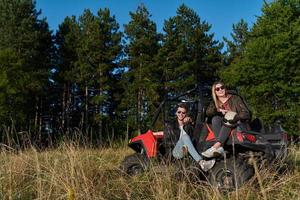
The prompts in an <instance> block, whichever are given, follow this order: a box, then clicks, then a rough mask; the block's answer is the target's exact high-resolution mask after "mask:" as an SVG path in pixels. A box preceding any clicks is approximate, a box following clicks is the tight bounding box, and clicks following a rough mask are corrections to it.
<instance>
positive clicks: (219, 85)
mask: <svg viewBox="0 0 300 200" xmlns="http://www.w3.org/2000/svg"><path fill="white" fill-rule="evenodd" d="M212 98H213V101H212V102H211V103H210V105H209V107H208V108H207V110H206V115H207V116H208V117H211V118H212V130H213V132H214V133H215V135H216V136H217V137H216V143H215V144H214V145H213V146H212V147H210V148H209V149H207V150H206V151H204V152H202V155H203V156H205V157H207V158H211V157H216V156H219V155H223V154H224V148H223V146H224V144H225V142H226V141H227V139H228V137H229V134H230V131H231V129H232V128H233V127H234V126H236V124H237V123H247V122H248V121H249V120H251V114H250V111H249V110H248V108H247V106H246V105H245V103H244V102H243V100H242V99H241V97H240V96H238V95H234V94H229V93H228V90H227V89H226V87H225V85H224V83H223V82H222V81H218V82H215V83H214V84H213V86H212ZM229 112H230V113H229ZM226 114H227V115H229V114H232V115H233V116H234V117H233V118H232V119H230V120H227V119H226V118H224V116H225V115H226Z"/></svg>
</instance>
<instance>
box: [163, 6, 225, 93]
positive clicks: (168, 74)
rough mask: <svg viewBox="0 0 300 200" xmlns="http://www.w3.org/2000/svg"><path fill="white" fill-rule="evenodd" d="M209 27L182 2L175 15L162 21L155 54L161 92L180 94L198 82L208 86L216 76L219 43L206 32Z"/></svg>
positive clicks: (218, 64)
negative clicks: (159, 42) (156, 54)
mask: <svg viewBox="0 0 300 200" xmlns="http://www.w3.org/2000/svg"><path fill="white" fill-rule="evenodd" d="M210 28H211V25H209V24H208V23H207V22H205V21H203V22H201V20H200V17H199V16H198V15H197V13H196V12H195V11H193V10H192V9H190V8H188V7H187V6H185V5H184V4H183V5H181V6H180V7H179V8H178V9H177V15H176V16H174V17H171V18H170V19H168V20H167V21H165V24H164V31H165V35H164V40H163V46H162V48H161V49H160V51H159V56H158V57H159V58H158V60H160V63H161V69H162V71H163V72H162V74H163V76H162V78H161V79H162V80H163V82H164V86H163V87H164V88H163V89H165V90H166V91H165V93H169V92H172V93H173V94H174V93H176V92H179V93H181V92H183V91H186V90H187V89H191V88H193V87H194V86H195V84H200V83H201V84H207V85H211V83H212V82H213V81H214V80H215V79H216V77H217V73H216V72H217V70H218V69H219V68H220V66H221V62H222V55H221V52H220V50H221V47H222V44H220V43H219V42H218V41H215V40H214V39H213V37H214V34H209V33H208V32H209V30H210Z"/></svg>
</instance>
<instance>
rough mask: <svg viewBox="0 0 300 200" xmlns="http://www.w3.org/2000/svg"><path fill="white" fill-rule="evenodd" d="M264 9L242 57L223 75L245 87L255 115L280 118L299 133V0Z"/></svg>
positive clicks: (280, 1) (282, 0)
mask: <svg viewBox="0 0 300 200" xmlns="http://www.w3.org/2000/svg"><path fill="white" fill-rule="evenodd" d="M262 12H263V14H262V16H261V17H259V18H258V19H257V22H256V23H255V25H254V26H253V30H252V31H251V32H250V36H249V39H248V42H247V43H246V44H245V50H244V52H243V54H242V58H241V60H240V61H239V62H237V63H233V64H232V65H230V67H228V68H227V69H226V70H225V71H224V72H223V73H222V77H223V78H224V79H225V80H226V82H227V83H229V84H230V85H235V86H239V87H240V88H241V92H242V93H243V95H244V96H245V97H246V99H247V100H248V101H249V104H250V105H251V106H252V108H253V111H254V115H255V116H258V117H260V118H262V119H263V120H264V121H265V122H268V123H274V122H275V121H277V120H280V121H281V123H282V124H283V125H284V127H285V129H286V130H288V131H289V132H290V133H299V113H300V108H299V100H300V97H299V94H300V85H299V77H300V66H299V65H300V56H299V55H300V45H299V44H300V43H299V42H300V28H299V27H300V17H299V16H300V9H299V1H298V0H276V1H274V2H272V3H270V4H265V5H264V6H263V9H262Z"/></svg>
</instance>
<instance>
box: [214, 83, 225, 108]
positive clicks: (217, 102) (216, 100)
mask: <svg viewBox="0 0 300 200" xmlns="http://www.w3.org/2000/svg"><path fill="white" fill-rule="evenodd" d="M218 84H221V85H223V86H224V87H225V85H224V83H223V82H222V81H217V82H215V83H214V84H213V85H212V87H211V95H212V98H213V100H214V103H215V106H216V108H217V109H218V108H221V102H220V101H219V99H218V97H217V95H216V85H218ZM225 91H226V90H225Z"/></svg>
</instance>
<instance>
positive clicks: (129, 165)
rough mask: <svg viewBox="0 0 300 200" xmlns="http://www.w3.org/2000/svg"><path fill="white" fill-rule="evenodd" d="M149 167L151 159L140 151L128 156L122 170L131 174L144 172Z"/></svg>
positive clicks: (121, 167)
mask: <svg viewBox="0 0 300 200" xmlns="http://www.w3.org/2000/svg"><path fill="white" fill-rule="evenodd" d="M148 167H149V159H148V158H147V157H146V156H145V155H143V154H140V153H135V154H132V155H129V156H126V157H125V158H124V160H123V161H122V163H121V166H120V170H121V171H123V172H124V173H125V174H127V175H129V176H135V175H138V174H141V173H143V172H144V171H146V170H147V169H148Z"/></svg>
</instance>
